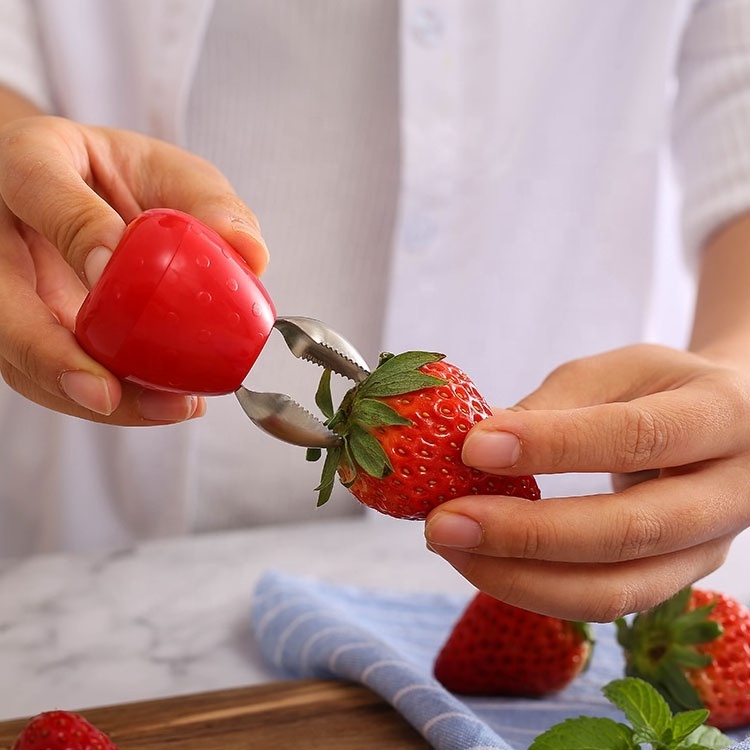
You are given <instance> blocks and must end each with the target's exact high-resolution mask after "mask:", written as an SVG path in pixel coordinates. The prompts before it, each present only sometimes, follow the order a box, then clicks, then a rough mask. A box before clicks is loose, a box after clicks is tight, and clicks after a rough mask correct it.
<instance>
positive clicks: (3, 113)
mask: <svg viewBox="0 0 750 750" xmlns="http://www.w3.org/2000/svg"><path fill="white" fill-rule="evenodd" d="M41 114H43V112H42V111H41V110H40V109H39V107H37V106H36V105H35V104H33V103H32V102H31V101H29V100H28V99H27V98H26V97H25V96H22V95H21V94H19V93H18V92H16V91H13V90H12V89H10V88H8V87H6V86H2V85H0V127H2V126H3V125H5V124H6V123H8V122H10V121H11V120H17V119H19V118H21V117H31V116H32V115H41Z"/></svg>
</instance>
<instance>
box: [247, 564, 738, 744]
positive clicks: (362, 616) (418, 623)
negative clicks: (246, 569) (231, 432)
mask: <svg viewBox="0 0 750 750" xmlns="http://www.w3.org/2000/svg"><path fill="white" fill-rule="evenodd" d="M469 597H470V595H468V594H467V595H457V594H440V593H425V592H391V591H382V590H373V589H366V588H359V587H355V586H349V585H343V584H334V583H329V582H326V581H322V580H319V579H313V578H304V577H298V576H291V575H288V574H285V573H281V572H277V571H269V572H267V573H266V574H264V575H263V576H262V578H261V580H260V581H259V582H258V584H257V587H256V589H255V591H254V595H253V602H252V612H251V626H252V632H253V635H254V637H255V639H256V641H257V643H258V646H259V648H260V651H261V653H262V654H263V657H264V658H265V659H266V660H267V662H268V663H269V664H271V665H272V666H273V667H274V668H275V670H277V672H278V675H279V677H281V678H289V679H292V678H319V679H332V678H333V679H341V680H347V681H352V682H359V683H361V684H364V685H366V686H367V687H369V688H370V689H371V690H373V691H374V692H375V693H377V694H379V695H380V696H381V697H382V698H383V699H385V700H386V701H388V702H389V703H390V704H391V705H392V706H394V708H395V709H396V710H397V711H399V712H400V713H401V714H402V715H403V716H404V717H405V718H406V720H407V721H409V723H411V724H412V726H414V727H415V728H416V729H417V731H419V732H420V733H421V734H422V736H423V737H425V739H426V740H427V741H428V742H429V743H430V745H431V746H432V747H434V748H436V750H493V749H498V748H499V749H500V750H526V748H528V746H529V745H530V744H531V742H532V741H533V740H534V738H535V737H537V736H538V735H539V734H541V733H542V732H544V731H545V730H547V729H548V728H549V727H551V726H552V725H554V724H557V723H558V722H560V721H563V720H564V719H566V718H569V717H577V716H581V715H586V716H603V717H610V718H613V719H615V720H617V721H621V720H622V715H621V714H620V713H619V711H618V710H617V709H616V708H614V707H613V706H612V705H611V704H610V703H608V701H607V700H606V699H605V698H604V697H603V695H602V693H601V689H602V687H603V686H604V685H605V684H606V683H608V682H609V681H610V680H613V679H616V678H618V677H622V675H623V671H624V659H623V656H622V652H621V650H620V648H619V646H618V644H617V641H616V637H615V628H614V625H611V624H610V625H595V626H594V631H595V637H596V649H595V651H594V655H593V659H592V661H591V664H590V666H589V668H588V670H587V671H586V672H585V673H584V674H582V675H581V676H579V677H578V678H577V679H576V680H575V681H574V682H573V683H572V684H571V685H570V686H569V687H567V688H566V689H565V690H563V691H561V692H559V693H556V694H554V695H551V696H547V697H544V698H463V699H461V698H459V697H458V696H454V695H453V694H451V693H449V692H448V691H447V690H445V688H443V687H442V686H441V685H440V684H439V683H438V682H437V681H436V680H435V679H434V677H433V676H432V666H433V662H434V659H435V656H436V654H437V653H438V651H439V649H440V647H441V646H442V644H443V643H444V641H445V639H446V637H447V635H448V633H449V632H450V630H451V628H452V626H453V624H454V623H455V621H456V620H457V619H458V617H459V615H460V614H461V612H462V611H463V610H464V609H465V607H466V604H467V602H468V600H469ZM748 734H750V730H745V731H742V730H740V731H738V732H734V733H730V736H732V737H733V739H735V740H740V739H742V738H744V737H746V736H747V735H748ZM736 750H750V741H748V742H747V743H742V744H741V745H737V746H736Z"/></svg>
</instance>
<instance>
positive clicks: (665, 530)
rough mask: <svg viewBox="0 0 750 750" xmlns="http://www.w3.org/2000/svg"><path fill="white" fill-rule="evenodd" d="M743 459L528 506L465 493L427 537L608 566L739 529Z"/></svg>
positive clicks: (745, 497)
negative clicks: (621, 488) (624, 487)
mask: <svg viewBox="0 0 750 750" xmlns="http://www.w3.org/2000/svg"><path fill="white" fill-rule="evenodd" d="M748 480H749V478H748V470H747V466H746V460H745V459H744V458H743V457H740V458H738V459H734V460H724V461H721V462H715V463H713V464H707V465H705V466H704V467H702V468H701V469H700V470H695V471H692V472H690V473H686V474H684V475H681V474H679V473H674V474H673V475H671V476H662V477H660V478H659V479H655V480H653V481H650V482H644V483H641V484H638V485H635V486H633V487H631V488H630V489H628V490H625V491H624V492H620V493H615V494H606V495H591V496H584V497H571V498H549V499H547V500H542V501H540V502H536V503H532V502H529V501H528V500H524V499H522V498H512V497H488V496H469V497H462V498H456V499H455V500H450V501H448V502H446V503H443V504H442V505H440V506H438V508H436V509H435V510H433V511H432V513H431V514H430V515H429V516H428V519H427V523H426V526H425V536H426V539H427V542H428V544H430V545H431V546H433V547H438V546H441V547H452V548H457V549H465V550H470V551H472V552H479V553H481V554H483V555H488V556H494V557H498V558H521V559H534V560H547V561H555V562H570V563H587V564H588V563H592V564H593V563H612V562H623V561H627V560H636V559H639V558H648V557H655V556H659V555H665V554H669V553H672V552H677V551H679V550H683V549H686V548H690V547H694V546H697V545H700V544H703V543H706V542H709V541H711V540H712V539H716V538H720V537H724V536H727V535H730V534H733V533H736V531H737V529H741V528H745V527H746V526H747V525H748V522H750V502H749V499H750V497H749V496H750V491H748V489H747V487H748V486H749V481H748Z"/></svg>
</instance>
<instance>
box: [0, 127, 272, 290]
mask: <svg viewBox="0 0 750 750" xmlns="http://www.w3.org/2000/svg"><path fill="white" fill-rule="evenodd" d="M0 175H2V177H1V178H0V195H1V196H2V198H3V200H4V201H5V203H6V204H7V205H8V206H9V208H10V210H11V211H12V212H13V214H15V216H17V217H18V218H20V219H21V220H22V221H23V222H25V223H26V224H28V225H29V226H31V227H32V228H34V229H35V230H37V231H39V232H40V233H41V234H43V235H44V236H45V237H46V238H47V239H48V240H49V241H50V242H51V243H52V244H53V245H54V246H55V247H56V248H58V250H59V251H60V252H61V253H62V254H63V256H64V257H65V258H66V260H67V261H68V263H69V264H70V265H71V266H72V267H73V268H74V269H75V271H76V273H77V274H78V275H79V276H80V277H81V278H84V279H86V281H87V284H88V286H91V285H92V284H93V283H95V281H96V279H97V278H98V275H100V274H101V271H102V270H103V267H104V265H105V264H106V260H107V257H108V253H111V251H112V250H113V249H114V248H115V247H116V245H117V243H118V242H119V240H120V238H121V237H122V233H123V231H124V227H125V223H126V222H128V221H130V220H131V219H133V218H135V216H136V215H137V214H138V213H140V212H141V211H142V210H144V209H146V208H155V207H170V208H176V209H179V210H182V211H185V212H187V213H191V214H193V215H195V216H196V217H197V218H199V219H202V220H203V221H205V222H206V223H207V224H209V225H211V226H212V227H213V228H214V229H215V230H216V231H217V232H219V234H221V235H222V236H223V237H224V238H225V239H226V240H227V241H228V242H230V243H231V244H232V245H233V246H234V247H235V248H236V249H237V250H238V252H240V254H242V255H243V257H245V259H246V260H247V261H248V263H249V264H250V266H251V268H252V269H253V270H254V271H255V272H256V273H261V272H262V271H263V270H264V268H265V265H266V263H267V260H268V251H267V248H266V246H265V243H264V242H263V239H262V237H261V235H260V231H259V228H258V223H257V219H256V218H255V216H254V215H253V214H252V212H251V211H250V210H249V209H248V208H247V207H245V206H244V204H243V203H242V201H240V200H239V198H238V197H237V195H236V194H235V193H234V191H233V190H232V188H231V186H230V185H229V183H228V182H227V180H226V178H224V177H223V175H221V173H220V172H219V171H218V170H216V169H215V168H214V167H212V166H211V165H210V164H208V162H206V161H204V160H202V159H200V158H198V157H196V156H192V155H190V154H188V153H187V152H185V151H183V150H181V149H178V148H177V147H175V146H171V145H169V144H166V143H163V142H161V141H157V140H155V139H149V138H146V137H144V136H140V135H138V134H134V133H128V132H126V131H114V130H107V129H87V128H82V127H80V126H77V125H75V124H74V123H71V122H68V121H66V120H63V119H60V118H31V119H29V120H27V121H24V124H23V125H22V126H19V127H17V128H16V129H14V130H13V131H12V133H11V134H8V133H7V132H6V134H5V135H4V136H3V137H2V140H1V141H0ZM95 249H97V250H98V252H97V253H96V256H95V259H94V258H92V259H91V261H90V262H89V263H88V264H87V259H88V258H89V255H90V254H91V253H92V251H93V250H95Z"/></svg>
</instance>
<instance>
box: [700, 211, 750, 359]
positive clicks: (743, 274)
mask: <svg viewBox="0 0 750 750" xmlns="http://www.w3.org/2000/svg"><path fill="white" fill-rule="evenodd" d="M690 349H691V350H692V351H695V352H698V353H701V354H704V355H706V356H709V357H711V358H712V359H715V360H717V361H721V362H724V363H726V364H728V365H731V366H735V367H741V368H742V369H744V370H746V371H748V372H750V213H748V214H745V215H743V216H740V217H738V218H737V219H735V220H734V221H732V222H731V223H729V224H727V225H726V226H724V227H723V228H722V229H721V230H719V231H718V232H717V233H716V234H715V235H714V236H713V237H711V238H710V239H709V241H708V243H707V244H706V247H705V250H704V252H703V255H702V259H701V273H700V280H699V284H698V296H697V300H696V306H695V318H694V323H693V331H692V336H691V340H690Z"/></svg>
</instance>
